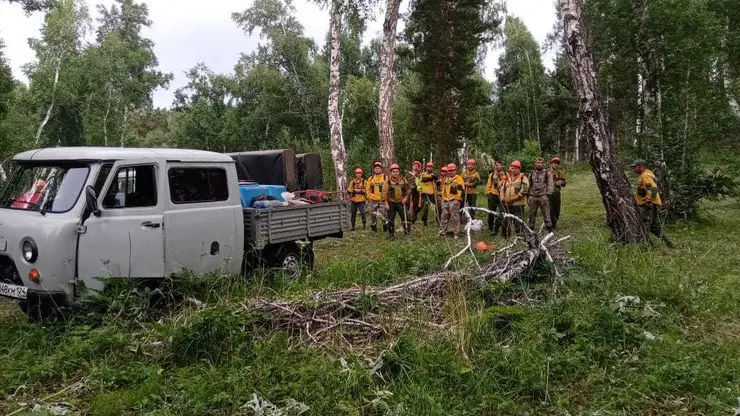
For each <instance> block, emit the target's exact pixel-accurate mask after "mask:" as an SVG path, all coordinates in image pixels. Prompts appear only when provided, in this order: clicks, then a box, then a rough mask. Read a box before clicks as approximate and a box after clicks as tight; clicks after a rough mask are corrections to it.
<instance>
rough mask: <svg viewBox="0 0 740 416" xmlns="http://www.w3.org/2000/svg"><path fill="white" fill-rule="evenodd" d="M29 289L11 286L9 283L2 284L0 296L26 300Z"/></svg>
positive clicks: (0, 284) (0, 285)
mask: <svg viewBox="0 0 740 416" xmlns="http://www.w3.org/2000/svg"><path fill="white" fill-rule="evenodd" d="M27 292H28V288H27V287H25V286H17V285H11V284H8V283H0V296H6V297H9V298H16V299H25V298H26V293H27Z"/></svg>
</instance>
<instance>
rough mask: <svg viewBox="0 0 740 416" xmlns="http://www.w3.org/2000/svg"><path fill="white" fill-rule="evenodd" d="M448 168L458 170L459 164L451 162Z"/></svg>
mask: <svg viewBox="0 0 740 416" xmlns="http://www.w3.org/2000/svg"><path fill="white" fill-rule="evenodd" d="M447 170H448V171H450V170H457V165H455V164H454V163H450V164H449V165H447Z"/></svg>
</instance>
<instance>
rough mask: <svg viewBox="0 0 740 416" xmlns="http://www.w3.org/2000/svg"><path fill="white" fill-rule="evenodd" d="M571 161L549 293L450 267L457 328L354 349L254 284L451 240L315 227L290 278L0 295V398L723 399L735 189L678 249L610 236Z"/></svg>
mask: <svg viewBox="0 0 740 416" xmlns="http://www.w3.org/2000/svg"><path fill="white" fill-rule="evenodd" d="M568 175H569V176H568V179H569V184H568V187H567V188H566V189H565V191H564V209H563V217H562V220H561V224H560V225H561V229H562V231H561V232H562V233H564V234H565V233H567V234H571V235H572V236H573V237H572V240H571V241H572V243H571V244H570V246H569V250H570V251H571V255H572V256H573V257H574V258H575V259H576V265H575V266H574V267H572V268H570V269H568V270H566V276H565V277H564V280H563V285H561V287H560V288H559V291H558V292H557V293H553V292H552V284H551V282H550V281H547V280H543V279H541V278H537V276H532V277H531V278H529V279H525V280H524V281H522V282H516V283H508V284H501V285H490V286H487V287H483V288H473V287H469V286H467V285H466V284H465V281H464V280H462V279H461V280H455V281H453V282H451V284H450V285H448V293H447V295H446V307H445V317H446V321H447V322H446V323H447V324H448V325H449V328H451V330H450V331H447V330H442V329H438V330H437V329H434V327H432V328H431V329H430V327H427V326H424V325H419V326H418V327H415V326H411V327H409V328H408V329H406V330H404V331H403V332H402V333H401V334H400V335H399V336H398V337H396V338H393V339H384V340H382V341H380V342H379V343H378V344H377V345H370V346H366V347H363V348H354V349H349V348H344V349H330V348H321V347H317V346H314V345H306V344H301V343H300V342H299V341H297V339H296V338H292V337H291V336H290V335H289V334H287V333H284V332H279V331H278V332H274V331H272V330H270V329H268V328H267V327H266V326H263V324H262V322H263V320H262V319H261V317H260V316H259V315H258V314H254V313H253V312H251V311H250V310H249V308H248V299H249V298H250V297H253V296H266V297H269V298H278V297H288V298H297V299H302V298H305V299H308V298H309V295H310V294H311V293H313V292H315V291H317V290H331V289H338V288H344V287H349V286H354V285H380V284H388V283H390V282H396V281H401V280H403V279H405V278H407V277H408V276H412V275H420V274H424V273H429V272H433V271H436V270H439V268H440V267H441V265H442V264H443V263H444V262H445V261H446V260H447V258H448V257H449V256H450V255H451V254H452V253H455V252H457V251H458V250H459V249H460V247H461V245H462V244H463V242H462V241H452V240H449V239H439V238H438V237H436V236H435V233H434V229H433V228H430V229H425V228H423V227H416V228H415V229H414V231H413V238H412V242H410V243H406V242H403V241H402V240H396V241H389V240H388V239H387V236H384V235H380V234H375V233H371V232H369V231H360V232H357V233H354V234H353V235H350V236H348V237H347V238H345V239H343V240H326V241H322V242H320V243H319V244H318V245H317V256H316V258H317V262H316V267H317V268H316V270H314V271H313V272H312V273H310V274H307V275H304V276H302V277H301V278H300V279H299V280H298V281H296V282H291V281H288V280H286V279H282V278H276V277H274V276H271V275H269V274H258V275H255V276H253V277H252V278H250V279H239V278H223V277H221V276H215V275H213V276H180V277H178V278H176V279H175V280H173V281H171V282H169V284H168V285H165V287H164V288H163V289H161V290H160V291H152V290H146V289H142V288H139V287H135V286H132V285H127V284H123V285H122V286H111V287H110V290H108V291H107V292H106V293H105V294H104V295H103V296H102V297H101V298H99V299H97V301H96V302H91V303H90V304H88V305H87V307H86V308H84V309H81V310H79V311H78V312H76V313H75V314H74V315H72V316H71V317H69V319H68V320H67V321H62V322H58V323H48V324H44V325H34V324H28V323H26V322H25V321H23V320H22V319H19V318H18V315H17V313H16V311H15V309H11V308H10V307H8V306H7V305H5V304H3V305H2V306H0V413H2V414H9V413H12V412H17V413H16V414H25V413H24V412H29V411H30V410H31V409H33V407H34V405H36V404H38V405H39V406H40V409H44V408H49V406H50V405H53V404H61V405H62V406H64V407H66V408H68V409H70V410H71V411H72V412H74V413H75V414H91V415H120V414H148V415H234V414H257V411H255V410H254V409H255V408H258V407H259V406H262V407H261V408H265V409H266V408H270V405H268V404H265V403H266V402H265V400H266V401H269V402H270V403H271V404H272V406H273V407H272V408H273V409H282V410H280V411H283V412H284V413H283V414H298V413H300V412H301V411H302V409H304V410H305V408H306V407H308V410H307V411H305V412H304V413H303V414H311V415H333V414H350V415H450V414H455V415H466V414H467V415H489V414H498V415H539V414H556V415H566V414H601V415H633V414H653V415H662V414H697V415H698V414H712V415H714V414H718V415H723V414H728V415H729V414H733V412H734V410H733V409H734V407H736V406H737V399H736V398H737V397H740V372H738V371H737V369H738V368H740V310H739V309H738V308H737V305H739V304H740V291H739V290H738V289H737V274H736V273H737V270H738V269H740V256H737V252H738V244H740V238H739V237H740V217H738V216H737V215H736V212H738V211H737V210H738V208H740V206H739V205H740V204H738V201H737V200H734V199H726V200H723V201H719V202H711V203H708V204H707V205H706V206H705V207H704V209H705V210H704V212H705V216H704V219H703V220H702V222H701V223H678V224H673V225H670V226H669V228H668V232H669V233H670V234H671V236H672V237H673V239H674V240H675V242H676V243H677V246H678V248H676V249H674V250H669V249H666V248H665V247H663V246H662V245H660V244H658V248H657V249H655V250H652V251H646V250H645V249H643V248H640V247H632V246H622V245H615V244H611V243H610V242H609V230H608V228H606V226H605V225H604V219H603V214H602V208H601V201H600V199H599V195H598V192H597V191H596V187H595V185H594V183H593V178H592V177H591V175H590V173H589V172H588V171H586V170H584V169H583V168H571V169H569V170H568ZM476 239H484V240H488V236H486V235H484V234H481V235H477V236H476ZM493 243H494V244H495V245H500V244H501V243H502V241H500V240H494V241H493ZM469 261H470V259H468V258H467V257H465V258H463V259H462V260H461V262H460V263H458V264H457V265H456V267H457V268H458V270H464V269H465V266H466V265H468V264H469V263H465V262H469ZM373 307H374V306H373V301H372V299H368V302H367V308H368V309H369V310H374V309H372V308H373ZM255 395H256V396H255ZM255 397H256V399H255ZM256 403H257V404H256ZM37 413H38V412H37Z"/></svg>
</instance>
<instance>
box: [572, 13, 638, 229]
mask: <svg viewBox="0 0 740 416" xmlns="http://www.w3.org/2000/svg"><path fill="white" fill-rule="evenodd" d="M559 4H560V6H561V10H562V18H563V27H564V30H565V40H566V41H565V44H564V46H565V49H566V52H567V56H568V60H569V61H570V64H571V70H572V73H573V82H574V86H575V87H576V92H577V93H578V98H579V101H580V111H579V116H580V119H581V122H582V125H583V134H584V135H585V136H586V141H587V143H588V145H589V151H588V153H589V159H590V162H591V169H592V170H593V172H594V177H595V179H596V183H597V185H598V186H599V191H600V192H601V198H602V202H603V204H604V208H605V210H606V217H607V222H608V223H609V226H610V227H611V229H612V232H613V236H614V239H615V240H617V241H624V242H641V241H645V239H646V238H647V236H646V234H645V230H644V229H643V227H642V225H641V222H640V219H639V217H638V215H637V209H636V207H635V201H634V197H633V196H632V190H631V186H630V183H629V181H628V180H627V177H626V176H625V174H624V172H623V171H622V170H621V168H620V166H619V159H618V157H617V144H616V140H615V138H614V136H613V135H611V134H609V132H608V130H607V125H606V117H605V114H604V112H603V108H602V103H601V97H600V93H599V84H598V80H597V78H596V68H595V66H594V60H593V56H592V55H591V51H590V50H589V46H588V45H587V43H586V33H585V27H584V24H583V11H582V5H581V0H559Z"/></svg>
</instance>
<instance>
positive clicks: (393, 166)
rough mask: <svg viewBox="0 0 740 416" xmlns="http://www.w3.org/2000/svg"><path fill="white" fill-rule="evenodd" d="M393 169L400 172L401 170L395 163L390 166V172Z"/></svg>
mask: <svg viewBox="0 0 740 416" xmlns="http://www.w3.org/2000/svg"><path fill="white" fill-rule="evenodd" d="M393 169H399V170H400V169H401V168H399V167H398V164H397V163H394V164H392V165H391V170H393Z"/></svg>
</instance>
